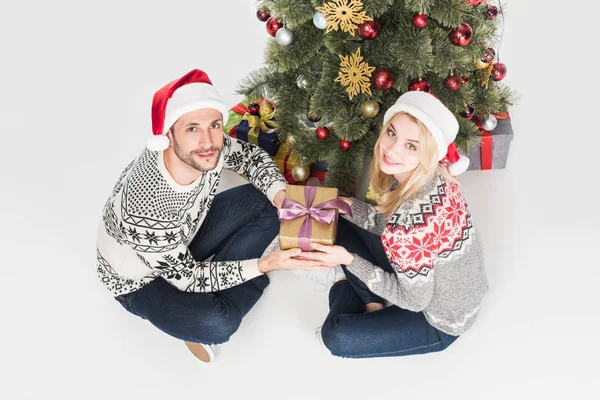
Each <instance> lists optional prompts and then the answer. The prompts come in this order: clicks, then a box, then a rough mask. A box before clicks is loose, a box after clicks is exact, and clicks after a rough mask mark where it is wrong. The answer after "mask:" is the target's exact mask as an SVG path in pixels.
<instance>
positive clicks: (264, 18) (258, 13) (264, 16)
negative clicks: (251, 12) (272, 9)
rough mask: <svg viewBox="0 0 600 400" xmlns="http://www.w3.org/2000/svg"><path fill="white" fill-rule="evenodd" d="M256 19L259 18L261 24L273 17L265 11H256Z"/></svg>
mask: <svg viewBox="0 0 600 400" xmlns="http://www.w3.org/2000/svg"><path fill="white" fill-rule="evenodd" d="M256 18H258V20H259V21H261V22H266V21H267V20H268V19H269V18H271V15H270V14H269V13H268V12H266V11H263V10H257V11H256Z"/></svg>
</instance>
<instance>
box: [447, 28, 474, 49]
mask: <svg viewBox="0 0 600 400" xmlns="http://www.w3.org/2000/svg"><path fill="white" fill-rule="evenodd" d="M448 37H449V38H450V43H452V44H453V45H455V46H460V47H464V46H466V45H468V44H469V42H471V39H473V29H472V28H471V27H470V26H469V25H468V24H462V25H461V26H460V27H458V28H454V29H452V30H451V31H450V33H449V35H448Z"/></svg>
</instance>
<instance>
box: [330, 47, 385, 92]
mask: <svg viewBox="0 0 600 400" xmlns="http://www.w3.org/2000/svg"><path fill="white" fill-rule="evenodd" d="M338 56H339V57H340V60H341V63H340V71H339V73H338V77H337V78H336V79H335V82H339V83H341V84H342V86H346V92H348V97H349V98H350V100H352V98H353V97H354V96H356V95H358V94H359V93H367V94H371V80H370V77H371V74H372V73H373V71H374V70H375V67H370V66H369V64H367V62H366V61H363V58H362V56H361V55H360V47H359V48H358V49H356V52H354V53H353V54H351V55H350V56H343V55H341V54H338Z"/></svg>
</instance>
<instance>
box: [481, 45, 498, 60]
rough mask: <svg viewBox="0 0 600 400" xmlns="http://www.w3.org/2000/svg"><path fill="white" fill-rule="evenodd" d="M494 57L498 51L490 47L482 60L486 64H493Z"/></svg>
mask: <svg viewBox="0 0 600 400" xmlns="http://www.w3.org/2000/svg"><path fill="white" fill-rule="evenodd" d="M494 57H496V50H494V49H492V48H491V47H488V48H487V50H486V51H485V53H484V54H483V58H482V59H481V61H482V62H484V63H491V62H492V61H494Z"/></svg>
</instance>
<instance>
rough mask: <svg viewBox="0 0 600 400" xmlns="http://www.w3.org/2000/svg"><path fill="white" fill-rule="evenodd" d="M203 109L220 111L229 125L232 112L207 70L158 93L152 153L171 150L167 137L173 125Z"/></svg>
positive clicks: (176, 80)
mask: <svg viewBox="0 0 600 400" xmlns="http://www.w3.org/2000/svg"><path fill="white" fill-rule="evenodd" d="M201 108H214V109H216V110H218V111H220V112H221V115H222V116H223V125H225V124H226V123H227V118H228V117H229V112H228V109H227V107H226V106H225V103H223V101H222V100H221V95H220V94H219V92H218V91H217V89H215V88H214V86H213V85H212V82H211V81H210V79H209V78H208V75H207V74H206V73H205V72H204V71H200V70H199V69H194V70H191V71H190V72H188V73H187V74H185V75H184V76H182V77H181V78H179V79H175V80H174V81H171V82H169V83H168V84H166V85H165V86H164V87H162V88H161V89H160V90H158V91H157V92H156V93H155V94H154V98H153V100H152V133H153V136H152V137H151V138H150V139H149V140H148V142H147V144H146V147H147V148H148V150H151V151H161V150H165V149H167V148H168V147H169V138H168V137H167V136H166V134H167V132H168V131H169V129H170V128H171V126H172V125H173V124H174V123H175V122H176V121H177V120H178V119H179V118H180V117H181V116H182V115H183V114H186V113H189V112H191V111H194V110H199V109H201Z"/></svg>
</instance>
